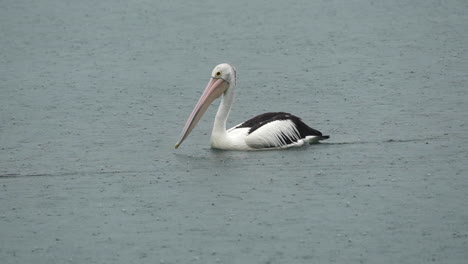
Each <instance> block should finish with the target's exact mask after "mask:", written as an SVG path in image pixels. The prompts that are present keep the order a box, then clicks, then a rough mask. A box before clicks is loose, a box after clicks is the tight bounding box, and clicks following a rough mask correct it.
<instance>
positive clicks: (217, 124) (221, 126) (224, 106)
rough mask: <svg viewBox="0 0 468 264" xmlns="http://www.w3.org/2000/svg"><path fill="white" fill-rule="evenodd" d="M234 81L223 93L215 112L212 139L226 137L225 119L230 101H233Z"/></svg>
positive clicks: (229, 108)
mask: <svg viewBox="0 0 468 264" xmlns="http://www.w3.org/2000/svg"><path fill="white" fill-rule="evenodd" d="M235 86H236V85H235V83H234V82H231V83H230V85H229V88H228V89H227V90H226V92H225V93H224V95H223V97H222V99H221V104H220V105H219V108H218V112H217V113H216V117H215V121H214V125H213V131H212V132H211V140H212V141H213V140H214V139H216V138H218V139H219V138H226V137H227V131H226V121H227V119H228V117H229V112H230V111H231V107H232V103H233V102H234V88H235Z"/></svg>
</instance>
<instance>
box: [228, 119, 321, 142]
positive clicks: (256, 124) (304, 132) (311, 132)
mask: <svg viewBox="0 0 468 264" xmlns="http://www.w3.org/2000/svg"><path fill="white" fill-rule="evenodd" d="M277 120H291V121H292V122H293V123H294V125H295V126H296V129H297V131H298V132H299V138H297V139H295V138H290V137H288V136H286V135H285V134H282V135H281V137H282V139H283V140H284V143H285V144H286V145H288V144H291V143H293V142H297V140H299V139H302V138H305V137H306V136H319V137H321V139H327V138H329V136H323V135H322V132H320V131H318V130H315V129H313V128H311V127H309V126H308V125H306V124H305V123H304V122H302V120H301V119H300V118H299V117H297V116H295V115H291V114H290V113H285V112H269V113H264V114H261V115H258V116H255V117H254V118H251V119H249V120H247V121H245V122H244V123H242V124H240V125H239V126H237V127H236V128H241V127H249V128H250V130H249V134H251V133H253V132H254V131H255V130H257V129H259V128H260V127H262V126H264V125H265V124H268V123H270V122H273V121H277Z"/></svg>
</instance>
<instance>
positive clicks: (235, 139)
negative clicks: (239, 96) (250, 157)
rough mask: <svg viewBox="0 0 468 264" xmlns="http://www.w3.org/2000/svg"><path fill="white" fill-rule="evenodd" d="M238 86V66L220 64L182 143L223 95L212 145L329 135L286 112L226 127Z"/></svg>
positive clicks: (259, 145)
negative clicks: (209, 108) (236, 68)
mask: <svg viewBox="0 0 468 264" xmlns="http://www.w3.org/2000/svg"><path fill="white" fill-rule="evenodd" d="M235 88H236V70H235V68H234V67H232V66H231V65H229V64H227V63H223V64H219V65H217V66H216V67H215V68H214V69H213V71H212V73H211V79H210V81H209V82H208V84H207V86H206V88H205V91H204V92H203V94H202V95H201V97H200V99H199V100H198V103H197V104H196V105H195V108H194V109H193V111H192V113H191V114H190V116H189V118H188V120H187V122H186V123H185V126H184V129H183V130H182V133H181V135H180V139H179V141H178V142H177V144H176V145H175V148H176V149H177V148H178V147H179V146H180V144H182V142H183V141H184V140H185V139H186V138H187V136H188V135H189V134H190V132H192V130H193V128H194V127H195V126H196V125H197V123H198V121H199V120H200V118H201V117H202V116H203V114H204V113H205V111H206V109H208V107H209V106H210V104H211V103H212V102H213V101H214V100H215V99H217V98H219V97H221V96H222V99H221V104H220V105H219V108H218V112H217V113H216V118H215V121H214V125H213V131H212V133H211V147H212V148H216V149H225V150H267V149H286V148H289V147H299V146H302V145H304V144H305V143H309V144H312V143H318V142H319V141H321V140H324V139H327V138H329V136H324V135H322V133H321V132H320V131H318V130H315V129H313V128H311V127H309V126H307V125H306V124H304V123H303V122H302V120H301V119H300V118H299V117H297V116H294V115H291V114H289V113H284V112H274V113H264V114H261V115H258V116H256V117H254V118H252V119H249V120H247V121H245V122H243V123H240V124H238V125H237V126H235V127H233V128H230V129H228V130H226V120H227V118H228V116H229V112H230V111H231V106H232V103H233V101H234V90H235Z"/></svg>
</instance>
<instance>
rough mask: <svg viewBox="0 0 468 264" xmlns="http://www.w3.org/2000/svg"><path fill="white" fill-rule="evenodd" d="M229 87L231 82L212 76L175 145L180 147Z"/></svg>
mask: <svg viewBox="0 0 468 264" xmlns="http://www.w3.org/2000/svg"><path fill="white" fill-rule="evenodd" d="M228 87H229V83H228V82H226V81H225V80H223V79H220V78H211V79H210V81H209V82H208V84H207V85H206V88H205V91H203V94H202V95H201V97H200V99H199V100H198V103H197V104H196V105H195V108H194V109H193V111H192V113H191V114H190V116H189V118H188V120H187V123H185V126H184V130H182V133H181V134H180V139H179V142H177V144H176V145H175V148H178V147H179V146H180V144H182V142H183V141H184V140H185V139H186V138H187V136H188V135H189V134H190V132H192V129H193V128H194V127H195V126H196V125H197V123H198V121H199V120H200V118H201V117H202V116H203V114H204V113H205V112H206V109H208V107H209V106H210V104H211V103H212V102H213V101H214V100H215V99H216V98H218V97H220V96H221V95H222V94H223V93H224V92H225V91H226V90H227V88H228Z"/></svg>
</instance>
